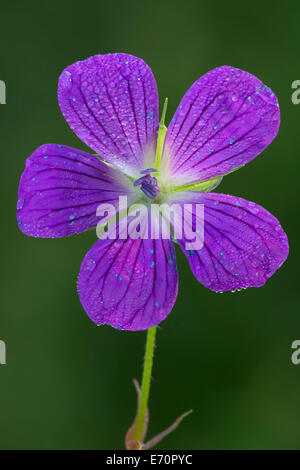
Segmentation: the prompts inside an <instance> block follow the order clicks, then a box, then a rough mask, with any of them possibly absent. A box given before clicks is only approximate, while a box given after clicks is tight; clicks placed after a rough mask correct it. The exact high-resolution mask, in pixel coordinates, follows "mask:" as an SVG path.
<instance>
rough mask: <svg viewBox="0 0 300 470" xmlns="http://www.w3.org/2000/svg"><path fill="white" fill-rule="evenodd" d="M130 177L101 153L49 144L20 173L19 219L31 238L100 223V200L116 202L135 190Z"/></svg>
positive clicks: (72, 232) (36, 151) (70, 232)
mask: <svg viewBox="0 0 300 470" xmlns="http://www.w3.org/2000/svg"><path fill="white" fill-rule="evenodd" d="M131 186H132V184H131V182H130V181H129V180H128V179H127V178H126V177H125V176H123V175H121V174H120V173H118V172H117V171H116V170H113V169H112V168H110V167H108V166H107V165H106V164H105V163H103V162H101V161H100V160H99V159H98V158H97V157H95V156H93V155H89V154H88V153H86V152H82V151H80V150H76V149H73V148H71V147H66V146H63V145H55V144H46V145H42V146H41V147H39V148H38V149H37V150H35V152H34V153H33V154H32V155H31V156H30V157H29V158H28V159H27V161H26V168H25V171H24V173H23V175H22V177H21V181H20V186H19V195H18V203H17V209H18V211H17V219H18V222H19V227H20V229H21V230H22V232H24V233H26V234H27V235H31V236H32V237H42V238H49V237H65V236H68V235H72V234H74V233H80V232H83V231H85V230H86V229H88V228H90V227H94V226H96V225H97V223H98V222H99V220H100V219H99V217H98V216H96V210H97V207H98V205H99V204H100V203H103V202H106V203H110V204H112V205H116V204H117V202H118V197H119V195H121V194H123V195H127V196H128V195H131Z"/></svg>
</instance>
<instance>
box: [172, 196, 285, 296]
mask: <svg viewBox="0 0 300 470" xmlns="http://www.w3.org/2000/svg"><path fill="white" fill-rule="evenodd" d="M188 198H190V199H188ZM186 202H188V203H191V202H192V203H198V204H204V245H203V247H202V249H201V250H198V251H193V250H186V245H185V240H184V239H182V240H178V242H179V244H180V247H181V248H182V250H183V252H184V253H185V255H186V256H187V258H188V261H189V263H190V266H191V269H192V271H193V273H194V275H195V276H196V278H197V279H198V281H200V282H201V283H202V284H203V285H204V286H206V287H208V288H209V289H211V290H214V291H228V290H236V289H242V288H246V287H260V286H262V285H264V284H265V282H266V280H267V279H268V278H269V277H270V276H272V275H273V274H274V273H275V271H277V269H279V267H280V266H281V265H282V264H283V262H284V261H285V260H286V258H287V255H288V251H289V247H288V240H287V236H286V234H285V233H284V231H283V229H282V227H281V226H280V224H279V222H278V220H277V219H276V218H275V217H274V216H273V215H271V214H270V213H269V212H268V211H267V210H266V209H264V208H263V207H260V206H258V205H257V204H254V203H253V202H249V201H246V200H245V199H242V198H238V197H235V196H229V195H225V194H213V193H211V194H204V193H202V194H201V193H198V194H196V193H191V194H189V195H188V196H187V199H186ZM201 222H203V221H200V225H201Z"/></svg>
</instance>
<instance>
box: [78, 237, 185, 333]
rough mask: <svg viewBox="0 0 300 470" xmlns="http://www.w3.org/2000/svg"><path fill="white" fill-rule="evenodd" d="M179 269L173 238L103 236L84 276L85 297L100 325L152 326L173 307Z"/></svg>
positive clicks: (83, 270) (81, 281) (81, 285)
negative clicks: (113, 238)
mask: <svg viewBox="0 0 300 470" xmlns="http://www.w3.org/2000/svg"><path fill="white" fill-rule="evenodd" d="M177 288H178V274H177V268H176V257H175V250H174V246H173V243H172V242H171V241H170V240H161V239H158V240H150V239H148V240H142V239H137V240H132V239H130V238H128V239H126V240H120V239H117V240H98V241H97V242H96V243H95V244H94V246H93V247H92V248H91V250H90V251H89V252H88V253H87V255H86V256H85V258H84V260H83V262H82V265H81V269H80V273H79V279H78V291H79V296H80V301H81V303H82V305H83V307H84V309H85V311H86V312H87V314H88V316H89V317H90V318H91V320H93V322H95V323H96V324H98V325H101V324H107V325H111V326H113V327H114V328H119V329H122V330H146V329H147V328H150V327H151V326H154V325H157V324H158V323H160V322H161V321H162V320H164V319H165V318H166V316H167V315H168V314H169V313H170V311H171V310H172V307H173V305H174V303H175V300H176V296H177Z"/></svg>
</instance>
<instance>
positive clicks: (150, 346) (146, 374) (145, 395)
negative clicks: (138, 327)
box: [134, 326, 157, 441]
mask: <svg viewBox="0 0 300 470" xmlns="http://www.w3.org/2000/svg"><path fill="white" fill-rule="evenodd" d="M156 329H157V327H156V326H152V327H151V328H149V330H148V331H147V342H146V353H145V359H144V370H143V379H142V388H141V399H140V404H139V410H138V415H137V424H136V430H135V436H134V437H135V439H136V440H137V441H141V439H142V435H143V429H144V422H145V416H146V411H147V407H148V399H149V392H150V382H151V373H152V365H153V353H154V346H155V336H156Z"/></svg>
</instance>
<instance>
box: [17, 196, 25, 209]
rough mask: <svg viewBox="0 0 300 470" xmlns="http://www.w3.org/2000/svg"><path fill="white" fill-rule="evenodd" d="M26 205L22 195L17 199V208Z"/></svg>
mask: <svg viewBox="0 0 300 470" xmlns="http://www.w3.org/2000/svg"><path fill="white" fill-rule="evenodd" d="M23 206H24V199H23V198H22V197H21V198H20V199H18V201H17V209H18V210H19V209H22V208H23Z"/></svg>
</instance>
